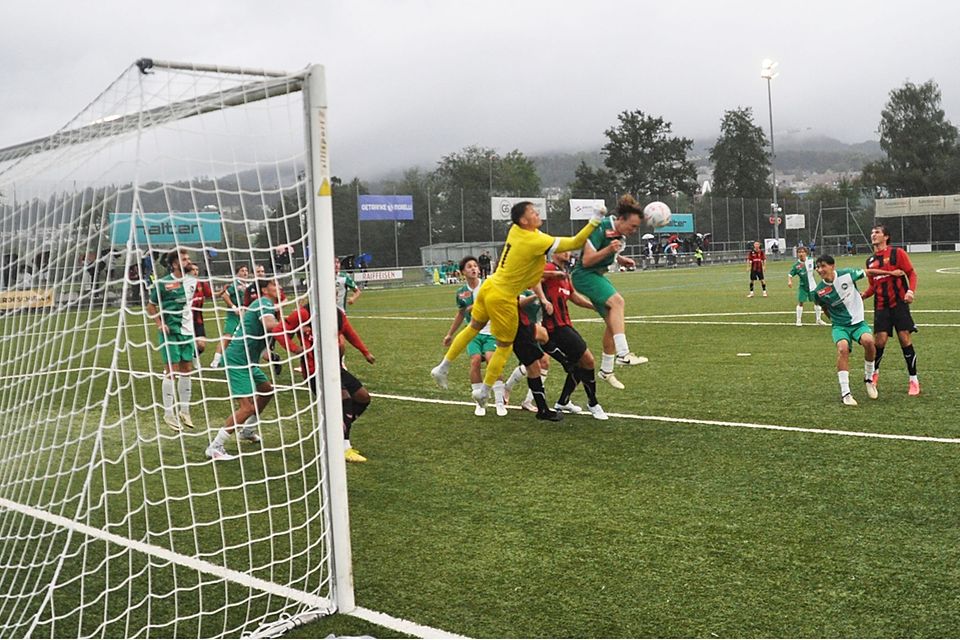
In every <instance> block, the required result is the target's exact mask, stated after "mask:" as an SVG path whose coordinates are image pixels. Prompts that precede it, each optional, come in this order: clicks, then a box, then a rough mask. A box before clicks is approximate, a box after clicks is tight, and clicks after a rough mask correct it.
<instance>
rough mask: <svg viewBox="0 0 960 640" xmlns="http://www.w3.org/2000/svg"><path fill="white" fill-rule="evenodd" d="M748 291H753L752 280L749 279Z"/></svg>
mask: <svg viewBox="0 0 960 640" xmlns="http://www.w3.org/2000/svg"><path fill="white" fill-rule="evenodd" d="M750 291H753V280H751V281H750Z"/></svg>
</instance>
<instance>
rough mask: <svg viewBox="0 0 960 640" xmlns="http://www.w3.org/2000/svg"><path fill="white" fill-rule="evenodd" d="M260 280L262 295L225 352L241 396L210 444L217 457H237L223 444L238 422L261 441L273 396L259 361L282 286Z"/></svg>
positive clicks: (245, 434) (244, 433)
mask: <svg viewBox="0 0 960 640" xmlns="http://www.w3.org/2000/svg"><path fill="white" fill-rule="evenodd" d="M258 284H259V285H260V286H259V289H260V297H259V298H257V299H256V300H254V301H253V302H252V303H251V304H250V307H249V308H248V309H247V310H246V311H245V312H244V314H243V320H242V321H241V323H240V326H238V327H237V330H236V331H235V332H234V334H233V340H231V341H230V346H228V347H227V349H226V351H225V352H224V362H225V363H226V370H227V384H228V386H229V387H230V396H231V397H233V398H236V399H237V410H236V411H234V412H233V414H232V415H231V416H230V417H229V418H227V421H226V424H225V425H224V427H223V428H222V429H220V431H218V432H217V436H216V438H215V439H214V440H213V442H212V443H210V446H209V447H207V450H206V454H207V457H208V458H211V459H213V460H230V459H232V458H233V457H234V456H232V455H230V454H229V453H227V452H226V450H225V449H224V446H223V445H224V444H225V443H226V441H227V439H228V438H229V437H230V434H232V433H233V431H234V429H236V428H237V426H238V425H242V430H241V432H240V437H241V438H243V439H244V440H248V441H250V442H260V436H259V435H257V431H256V425H257V423H258V421H259V418H260V416H261V415H262V414H263V410H264V409H265V408H266V406H267V404H269V403H270V400H271V399H272V398H273V385H271V384H270V380H269V379H268V378H267V376H266V374H265V373H264V372H263V371H262V370H261V369H260V367H259V366H258V365H259V364H260V360H261V358H262V356H263V352H264V351H266V349H267V339H268V338H269V334H270V332H271V331H272V330H273V328H274V327H276V326H277V323H278V322H279V320H277V316H276V310H277V307H276V304H277V301H278V299H279V297H280V288H279V286H278V285H277V281H276V279H275V278H267V279H266V280H263V281H260V282H259V283H258Z"/></svg>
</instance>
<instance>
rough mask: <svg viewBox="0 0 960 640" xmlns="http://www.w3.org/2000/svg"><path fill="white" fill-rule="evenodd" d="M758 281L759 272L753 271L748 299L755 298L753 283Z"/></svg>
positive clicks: (751, 271) (751, 272)
mask: <svg viewBox="0 0 960 640" xmlns="http://www.w3.org/2000/svg"><path fill="white" fill-rule="evenodd" d="M756 279H757V272H756V271H754V270H753V269H751V270H750V293H748V294H747V297H748V298H752V297H753V283H754V281H755V280H756Z"/></svg>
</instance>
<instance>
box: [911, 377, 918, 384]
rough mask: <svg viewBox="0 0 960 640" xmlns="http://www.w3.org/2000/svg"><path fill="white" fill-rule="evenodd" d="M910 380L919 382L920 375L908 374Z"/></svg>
mask: <svg viewBox="0 0 960 640" xmlns="http://www.w3.org/2000/svg"><path fill="white" fill-rule="evenodd" d="M910 382H916V383H918V384H919V383H920V376H910Z"/></svg>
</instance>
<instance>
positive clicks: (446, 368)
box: [341, 356, 450, 373]
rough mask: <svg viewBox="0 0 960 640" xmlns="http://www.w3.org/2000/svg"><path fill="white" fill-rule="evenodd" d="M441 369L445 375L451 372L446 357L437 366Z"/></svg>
mask: <svg viewBox="0 0 960 640" xmlns="http://www.w3.org/2000/svg"><path fill="white" fill-rule="evenodd" d="M341 361H342V359H341ZM437 366H439V367H440V371H441V372H443V373H448V372H449V371H450V361H449V360H447V357H446V356H444V357H443V360H441V361H440V364H439V365H437Z"/></svg>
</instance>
